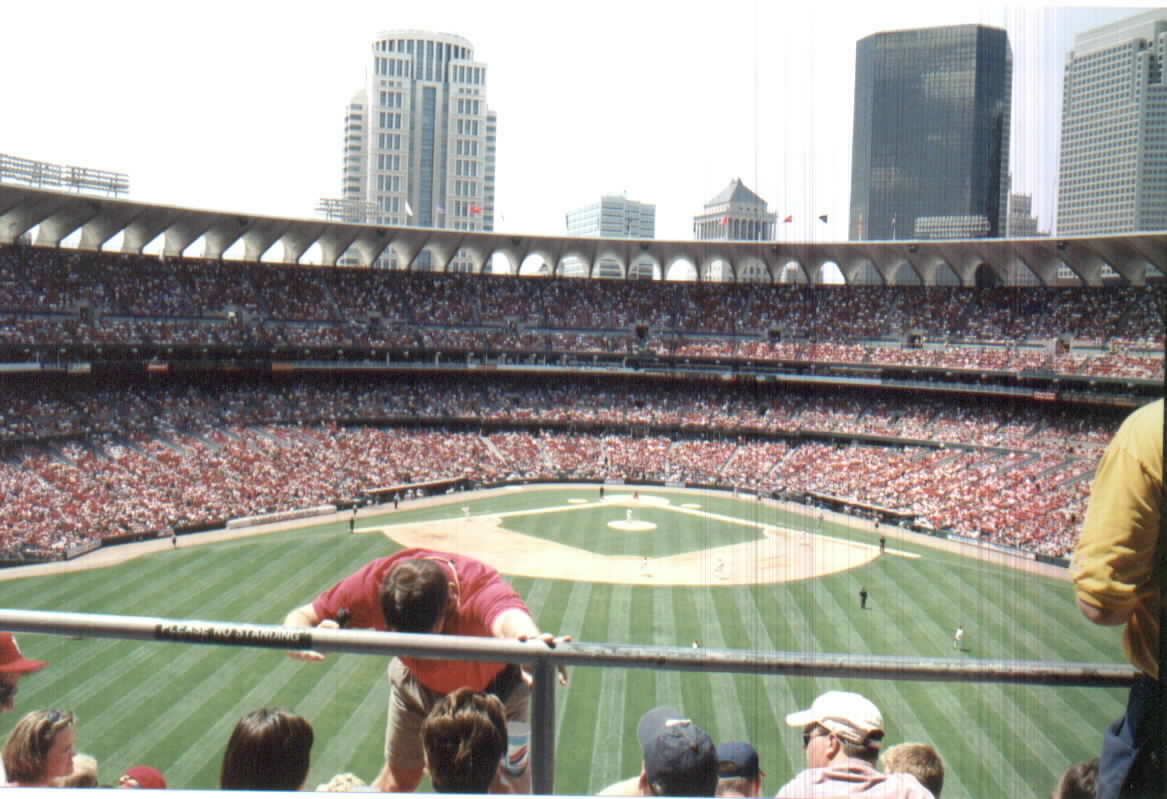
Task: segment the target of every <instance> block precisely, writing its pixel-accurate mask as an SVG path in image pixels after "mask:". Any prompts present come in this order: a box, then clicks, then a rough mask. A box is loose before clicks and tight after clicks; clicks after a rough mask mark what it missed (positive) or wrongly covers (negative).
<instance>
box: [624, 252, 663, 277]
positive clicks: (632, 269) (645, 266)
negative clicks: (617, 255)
mask: <svg viewBox="0 0 1167 799" xmlns="http://www.w3.org/2000/svg"><path fill="white" fill-rule="evenodd" d="M662 274H663V272H662V270H661V265H660V263H659V262H658V261H657V260H656V259H655V258H653V257H652V256H651V255H648V254H641V255H638V256H636V258H634V259H633V261H632V264H631V265H630V266H629V267H628V279H629V280H660V279H661V275H662Z"/></svg>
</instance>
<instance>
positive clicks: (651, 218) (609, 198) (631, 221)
mask: <svg viewBox="0 0 1167 799" xmlns="http://www.w3.org/2000/svg"><path fill="white" fill-rule="evenodd" d="M567 234H568V235H569V236H599V237H601V238H605V239H620V238H624V239H651V238H653V237H654V236H655V235H656V206H655V205H653V204H651V203H638V202H636V201H635V200H629V199H628V198H627V197H623V196H621V195H618V194H605V195H604V196H603V197H601V198H600V201H599V202H596V203H592V204H591V205H585V206H584V207H582V208H577V209H575V210H574V211H568V212H567Z"/></svg>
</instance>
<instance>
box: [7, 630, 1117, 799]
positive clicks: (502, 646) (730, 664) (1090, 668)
mask: <svg viewBox="0 0 1167 799" xmlns="http://www.w3.org/2000/svg"><path fill="white" fill-rule="evenodd" d="M0 629H4V630H11V631H13V632H31V633H48V634H51V635H80V636H88V637H95V638H117V639H122V640H138V641H169V642H180V643H189V644H212V645H223V646H241V647H250V648H259V649H282V650H295V649H312V650H316V651H318V652H346V653H352V654H366V655H367V654H378V655H404V656H406V657H417V658H445V659H449V660H486V661H504V662H509V663H522V664H529V665H532V667H533V669H532V670H533V672H534V678H535V679H534V685H533V687H532V694H533V700H532V713H531V769H532V783H533V785H532V788H533V791H534V792H535V793H537V794H549V793H552V789H553V784H554V760H553V758H554V752H555V724H554V721H555V719H554V713H555V684H556V669H557V667H558V666H569V665H570V666H609V667H612V666H614V667H621V668H641V669H670V670H675V671H719V672H734V673H739V674H757V675H768V676H779V675H786V676H801V677H811V676H813V677H863V678H867V679H877V680H879V679H882V680H912V681H952V680H960V681H965V682H987V683H1025V684H1028V685H1080V686H1110V687H1116V686H1128V685H1130V684H1131V683H1132V682H1133V681H1134V678H1135V675H1136V674H1137V672H1136V670H1135V669H1134V668H1133V667H1131V666H1129V665H1125V664H1118V663H1054V662H1049V661H1039V660H1000V659H998V660H975V659H969V658H919V657H901V656H891V655H845V654H819V653H814V654H805V653H801V652H779V651H771V652H763V651H760V650H746V649H705V648H694V647H670V646H641V645H631V644H590V643H580V642H572V643H568V644H562V645H560V646H559V647H557V648H555V649H549V648H548V647H546V646H545V645H543V644H542V643H539V642H536V641H529V642H520V641H512V640H505V639H499V638H475V637H467V636H453V635H417V634H409V633H390V632H377V631H373V630H333V629H321V628H302V627H283V626H280V625H274V624H247V623H239V622H212V621H196V620H188V619H166V618H157V617H149V616H114V615H106V614H98V613H65V612H59V611H41V610H17V609H11V608H0Z"/></svg>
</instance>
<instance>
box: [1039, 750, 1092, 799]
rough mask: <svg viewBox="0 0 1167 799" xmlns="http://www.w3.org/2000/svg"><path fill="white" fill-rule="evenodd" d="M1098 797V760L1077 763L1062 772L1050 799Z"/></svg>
mask: <svg viewBox="0 0 1167 799" xmlns="http://www.w3.org/2000/svg"><path fill="white" fill-rule="evenodd" d="M1097 795H1098V758H1096V757H1095V758H1092V759H1090V760H1086V761H1083V762H1081V763H1075V764H1074V765H1072V766H1070V767H1069V768H1067V769H1066V770H1065V771H1063V772H1062V776H1060V777H1058V784H1057V785H1055V786H1054V789H1053V790H1052V791H1051V792H1050V795H1049V799H1094V797H1095V796H1097Z"/></svg>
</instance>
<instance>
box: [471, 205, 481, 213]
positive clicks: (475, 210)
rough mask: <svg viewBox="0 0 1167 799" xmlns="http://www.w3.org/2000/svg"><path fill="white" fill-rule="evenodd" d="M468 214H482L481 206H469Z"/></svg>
mask: <svg viewBox="0 0 1167 799" xmlns="http://www.w3.org/2000/svg"><path fill="white" fill-rule="evenodd" d="M470 213H472V214H481V213H482V206H481V205H472V206H470Z"/></svg>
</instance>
